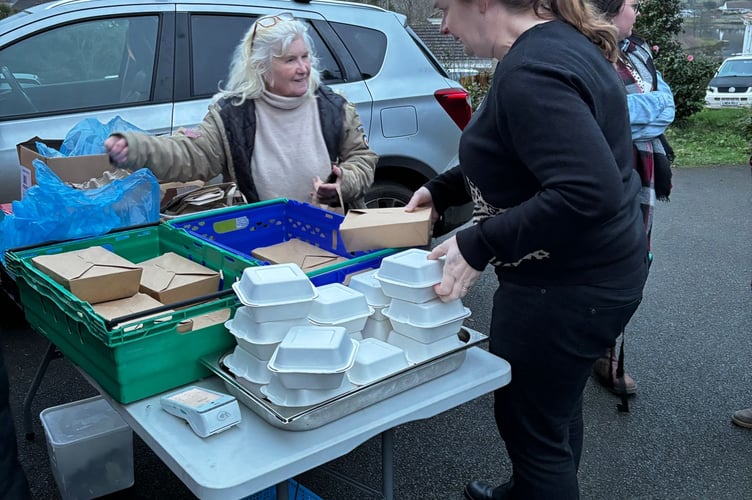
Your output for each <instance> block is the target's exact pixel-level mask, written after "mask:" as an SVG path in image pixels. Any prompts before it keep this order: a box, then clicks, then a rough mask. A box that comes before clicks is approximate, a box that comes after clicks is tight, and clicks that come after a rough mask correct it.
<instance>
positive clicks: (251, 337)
mask: <svg viewBox="0 0 752 500" xmlns="http://www.w3.org/2000/svg"><path fill="white" fill-rule="evenodd" d="M232 287H233V290H234V291H235V294H236V295H237V296H238V298H239V299H240V302H241V303H242V304H243V305H242V306H241V307H239V308H238V309H237V311H236V313H235V316H234V317H233V318H232V319H230V320H228V321H227V322H226V323H225V327H226V328H227V330H228V331H229V332H230V333H231V334H232V335H233V336H234V337H235V340H236V341H237V346H236V347H235V350H234V351H233V352H232V353H231V354H230V355H228V356H226V357H225V359H224V364H225V365H226V366H227V368H228V369H229V370H230V371H231V372H232V373H233V374H234V375H235V376H236V377H240V378H242V379H244V380H246V381H248V382H251V383H253V384H261V385H264V384H268V383H270V382H271V379H272V372H271V371H270V370H269V368H268V363H269V360H270V359H271V358H272V355H273V354H274V352H275V350H276V348H277V346H278V345H279V344H280V343H281V342H282V340H283V339H284V338H285V336H286V335H287V334H288V332H289V331H290V330H291V329H292V328H294V327H296V326H304V325H308V324H309V323H308V313H309V311H310V310H311V306H312V305H313V300H314V299H315V298H316V296H317V292H316V287H315V286H314V285H313V283H311V281H310V279H309V278H308V276H306V274H305V273H304V272H303V270H302V269H300V266H298V265H297V264H274V265H269V266H256V267H248V268H246V269H245V270H244V271H243V275H242V276H241V279H240V280H239V281H237V282H235V283H233V285H232Z"/></svg>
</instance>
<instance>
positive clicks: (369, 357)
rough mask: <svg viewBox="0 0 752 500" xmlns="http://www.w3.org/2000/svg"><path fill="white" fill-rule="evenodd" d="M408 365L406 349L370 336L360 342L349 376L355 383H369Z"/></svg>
mask: <svg viewBox="0 0 752 500" xmlns="http://www.w3.org/2000/svg"><path fill="white" fill-rule="evenodd" d="M408 366H409V365H408V361H407V357H406V356H405V351H403V350H402V349H401V348H399V347H397V346H395V345H391V344H388V343H386V342H384V341H381V340H378V339H375V338H368V339H364V340H362V341H361V342H360V346H359V347H358V355H357V357H356V358H355V364H354V365H353V367H352V368H350V370H349V371H348V372H347V376H348V378H349V379H350V382H352V383H353V384H355V385H368V384H370V383H372V382H375V381H376V380H379V379H382V378H384V377H387V376H389V375H391V374H393V373H396V372H398V371H400V370H403V369H405V368H407V367H408Z"/></svg>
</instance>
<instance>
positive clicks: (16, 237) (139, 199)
mask: <svg viewBox="0 0 752 500" xmlns="http://www.w3.org/2000/svg"><path fill="white" fill-rule="evenodd" d="M33 165H34V168H35V169H36V178H37V184H36V185H35V186H32V187H31V188H29V190H28V191H26V195H25V196H24V198H23V199H22V200H21V201H14V202H13V214H12V215H8V216H6V217H5V218H4V219H2V221H0V251H1V252H2V253H1V254H0V260H2V262H3V263H4V262H5V251H6V250H8V249H11V248H18V247H23V246H29V245H37V244H40V243H44V242H47V241H64V240H71V239H78V238H86V237H89V236H99V235H102V234H105V233H107V232H109V231H112V230H113V229H118V228H123V227H129V226H135V225H139V224H148V223H153V222H157V221H159V201H160V192H159V182H158V181H157V178H156V177H154V174H152V173H151V171H150V170H148V169H145V168H142V169H140V170H137V171H136V172H133V173H132V174H131V175H129V176H128V177H126V178H124V179H117V180H114V181H112V182H111V183H110V184H107V185H105V186H102V187H100V188H97V189H84V190H81V189H75V188H72V187H70V186H67V185H66V184H65V183H64V182H63V181H62V180H60V178H59V177H58V176H57V175H55V173H54V172H53V171H52V170H50V168H49V167H48V166H47V165H45V163H44V162H42V161H40V160H34V162H33Z"/></svg>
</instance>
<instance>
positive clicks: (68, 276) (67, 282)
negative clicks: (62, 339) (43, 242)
mask: <svg viewBox="0 0 752 500" xmlns="http://www.w3.org/2000/svg"><path fill="white" fill-rule="evenodd" d="M31 262H32V263H33V264H34V266H35V267H36V268H37V269H39V270H40V271H42V272H43V273H45V274H47V275H48V276H50V277H51V278H52V279H53V280H55V281H56V282H58V283H60V284H61V285H62V286H64V287H65V288H67V289H68V290H70V292H71V293H72V294H73V295H75V296H76V297H78V298H79V299H81V300H85V301H87V302H90V303H92V304H96V303H98V302H107V301H109V300H117V299H123V298H126V297H130V296H132V295H134V294H135V293H137V292H138V284H139V281H140V280H141V273H142V269H141V266H139V265H137V264H134V263H133V262H131V261H129V260H127V259H124V258H123V257H120V256H119V255H117V254H115V253H113V252H110V251H109V250H107V249H106V248H104V247H101V246H94V247H89V248H84V249H82V250H74V251H71V252H63V253H59V254H54V255H38V256H36V257H33V258H32V259H31Z"/></svg>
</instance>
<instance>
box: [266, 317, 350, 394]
mask: <svg viewBox="0 0 752 500" xmlns="http://www.w3.org/2000/svg"><path fill="white" fill-rule="evenodd" d="M357 352H358V341H357V340H353V339H351V338H350V337H349V336H348V334H347V333H346V331H345V329H344V328H343V327H341V326H317V325H309V326H295V327H293V328H291V329H290V331H289V332H288V334H287V335H286V336H285V338H284V339H282V342H280V343H279V345H278V346H277V349H276V350H275V351H274V354H273V355H272V357H271V359H270V360H269V364H268V367H269V370H271V371H272V372H274V373H276V374H278V375H279V380H280V382H281V383H282V385H284V386H285V387H287V388H288V389H334V388H336V387H339V385H340V384H341V383H342V379H343V378H344V376H345V372H346V371H347V370H348V369H350V368H351V367H352V365H353V363H354V362H355V356H356V355H357Z"/></svg>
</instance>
